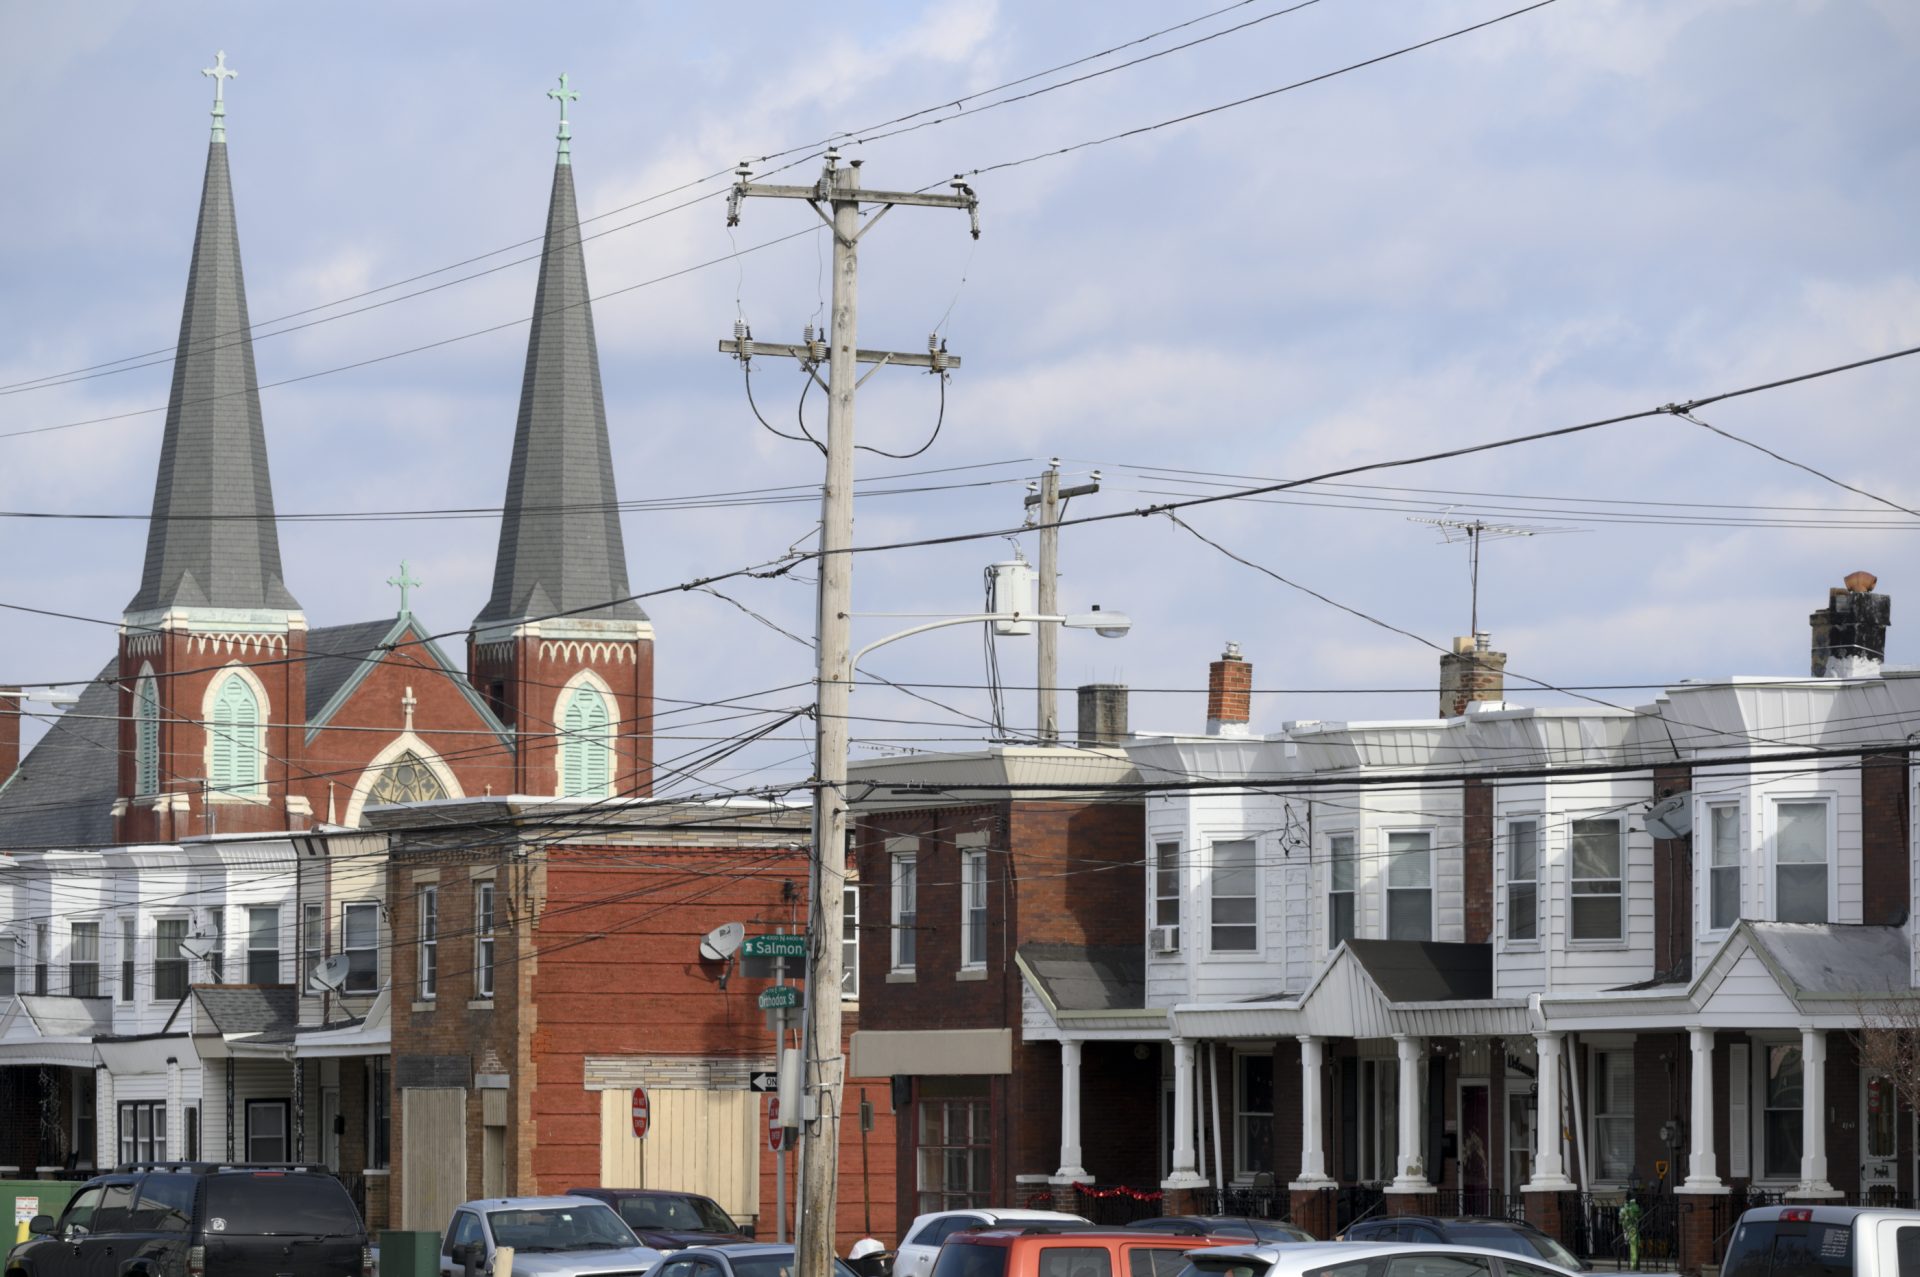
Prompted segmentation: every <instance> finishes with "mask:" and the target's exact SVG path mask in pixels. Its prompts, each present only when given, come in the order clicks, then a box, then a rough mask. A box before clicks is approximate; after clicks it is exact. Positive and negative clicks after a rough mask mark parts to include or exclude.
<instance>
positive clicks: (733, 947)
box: [700, 922, 747, 962]
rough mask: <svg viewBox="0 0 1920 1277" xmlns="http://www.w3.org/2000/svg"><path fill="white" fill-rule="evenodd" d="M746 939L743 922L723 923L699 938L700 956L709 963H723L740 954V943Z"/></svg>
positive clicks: (745, 927) (745, 929) (745, 928)
mask: <svg viewBox="0 0 1920 1277" xmlns="http://www.w3.org/2000/svg"><path fill="white" fill-rule="evenodd" d="M746 938H747V925H746V924H745V923H744V922H723V923H721V924H720V925H719V926H717V927H715V928H714V929H713V930H712V931H709V932H707V934H706V935H704V936H702V937H701V938H700V956H701V957H703V958H705V959H706V960H707V961H709V962H724V961H726V960H727V959H728V958H731V957H732V956H733V955H734V954H736V953H738V952H740V942H741V941H743V940H745V939H746Z"/></svg>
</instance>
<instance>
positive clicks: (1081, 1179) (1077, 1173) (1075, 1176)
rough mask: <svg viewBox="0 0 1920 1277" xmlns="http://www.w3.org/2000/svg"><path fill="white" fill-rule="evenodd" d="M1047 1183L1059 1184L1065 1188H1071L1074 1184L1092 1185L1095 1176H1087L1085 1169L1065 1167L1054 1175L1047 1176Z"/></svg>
mask: <svg viewBox="0 0 1920 1277" xmlns="http://www.w3.org/2000/svg"><path fill="white" fill-rule="evenodd" d="M1047 1183H1049V1184H1059V1185H1063V1186H1071V1185H1074V1184H1091V1183H1093V1176H1091V1175H1089V1174H1087V1172H1086V1171H1085V1169H1083V1168H1081V1167H1078V1166H1063V1167H1061V1168H1060V1169H1059V1170H1057V1171H1055V1172H1054V1173H1053V1174H1051V1175H1049V1176H1047Z"/></svg>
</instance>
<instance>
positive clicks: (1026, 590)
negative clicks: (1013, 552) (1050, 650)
mask: <svg viewBox="0 0 1920 1277" xmlns="http://www.w3.org/2000/svg"><path fill="white" fill-rule="evenodd" d="M987 611H989V612H996V613H1013V614H1014V615H1017V616H1032V615H1033V564H1031V563H1028V562H1027V561H1026V560H1024V559H1012V560H1009V561H1008V562H1005V563H995V564H992V565H990V566H989V567H988V568H987ZM993 632H994V633H995V634H998V635H1002V636H1006V635H1014V634H1031V633H1033V622H1032V621H995V622H994V623H993Z"/></svg>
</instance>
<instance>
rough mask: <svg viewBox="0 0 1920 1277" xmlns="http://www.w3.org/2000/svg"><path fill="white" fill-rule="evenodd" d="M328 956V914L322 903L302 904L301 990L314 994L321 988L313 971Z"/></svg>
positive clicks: (309, 994)
mask: <svg viewBox="0 0 1920 1277" xmlns="http://www.w3.org/2000/svg"><path fill="white" fill-rule="evenodd" d="M326 958H327V915H326V910H325V908H324V907H323V906H321V905H301V906H300V992H301V993H302V994H304V995H307V996H312V995H314V994H316V993H318V992H319V991H320V990H319V989H318V987H317V986H315V984H314V983H313V973H314V972H315V971H317V970H319V968H320V964H321V963H322V962H324V961H326Z"/></svg>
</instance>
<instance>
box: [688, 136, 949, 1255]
mask: <svg viewBox="0 0 1920 1277" xmlns="http://www.w3.org/2000/svg"><path fill="white" fill-rule="evenodd" d="M826 160H827V162H826V167H825V169H824V170H823V171H822V173H821V175H820V180H819V181H818V182H816V183H815V184H814V185H812V186H775V185H769V184H766V183H756V182H750V181H748V180H747V179H748V177H749V173H748V170H747V166H746V164H745V163H744V162H743V163H742V164H741V165H740V167H739V169H738V170H737V180H736V181H735V182H734V185H733V192H732V194H731V195H730V196H729V197H728V200H727V224H728V225H729V226H733V225H738V224H739V221H740V204H741V201H742V200H743V199H744V198H746V197H748V196H760V197H768V198H773V199H799V200H805V201H807V203H809V204H811V205H812V206H813V210H814V212H816V213H818V214H819V215H820V218H821V220H822V221H824V222H826V223H827V225H828V226H830V227H832V228H833V319H832V327H831V329H830V330H829V332H828V337H827V342H826V346H827V349H826V350H825V351H822V350H821V349H820V344H819V343H817V342H814V341H811V340H810V341H808V342H806V343H804V344H802V345H798V346H781V345H760V344H758V343H756V342H754V341H753V340H752V338H751V337H749V336H748V335H747V334H746V332H745V331H744V329H740V330H736V335H735V337H734V340H732V341H730V342H729V341H722V342H721V343H720V349H721V351H722V352H723V353H727V354H732V355H734V356H736V357H738V358H739V359H741V360H743V361H744V360H747V359H751V358H752V357H753V356H754V355H756V354H769V355H783V356H786V357H788V358H793V359H798V360H800V361H801V365H802V367H803V368H804V369H805V371H806V373H807V375H808V376H810V377H812V378H814V379H815V380H816V381H818V380H819V376H820V374H819V372H818V365H819V363H820V359H821V356H822V355H823V354H824V355H825V356H826V362H827V380H826V382H825V383H824V384H823V387H822V388H823V389H824V390H825V391H826V393H827V443H826V454H827V474H826V483H825V485H824V487H823V489H822V492H821V500H820V591H819V603H818V612H817V615H816V618H815V628H814V635H815V641H814V649H815V658H816V668H815V673H814V697H815V699H814V706H815V709H814V742H815V749H816V752H815V759H816V762H815V768H816V770H817V772H818V776H817V777H816V788H815V791H814V800H813V869H812V874H811V877H812V880H813V884H812V885H813V892H812V899H811V900H810V901H809V902H808V908H809V910H810V911H811V916H810V918H809V920H808V924H807V936H808V953H807V989H806V1000H807V1005H806V1028H805V1031H804V1033H803V1035H802V1050H803V1052H804V1053H805V1058H806V1061H807V1071H808V1074H809V1080H808V1084H807V1086H806V1087H805V1092H806V1095H807V1096H808V1097H809V1098H816V1097H817V1100H818V1105H819V1107H818V1110H817V1113H816V1115H815V1116H814V1117H813V1120H811V1121H808V1120H806V1119H807V1117H808V1114H806V1113H804V1112H803V1113H802V1114H801V1115H800V1116H801V1119H802V1130H803V1133H804V1139H805V1143H804V1145H803V1146H802V1151H801V1156H802V1162H801V1165H802V1166H803V1167H804V1171H803V1173H802V1178H801V1183H800V1187H799V1193H798V1197H799V1204H800V1218H799V1221H798V1225H797V1228H796V1236H795V1244H794V1254H795V1258H796V1259H797V1260H798V1261H799V1262H798V1265H797V1267H798V1272H799V1277H833V1272H834V1267H833V1265H834V1253H833V1240H834V1223H835V1219H834V1216H835V1205H836V1202H837V1201H838V1190H839V1174H840V1141H839V1124H840V1100H841V1090H842V1087H843V1085H844V1082H845V1078H846V1069H845V1061H844V1060H842V1059H841V1056H840V981H841V974H842V972H841V960H840V959H841V948H840V946H841V943H842V941H843V939H844V937H845V919H844V918H843V916H842V913H841V908H842V905H841V893H842V891H843V890H844V888H845V884H846V878H847V794H846V788H847V712H848V709H849V697H850V695H851V693H852V691H853V662H852V655H851V650H850V649H851V624H850V615H851V612H852V605H853V556H852V554H851V553H850V551H851V550H852V548H853V400H854V393H855V392H856V391H857V390H858V389H859V388H860V383H861V382H862V381H864V380H865V378H864V377H862V378H859V379H856V378H855V375H854V369H855V367H856V366H857V365H859V364H863V363H869V364H873V365H874V368H873V369H872V371H870V372H868V373H867V376H868V377H870V376H872V375H873V373H874V372H878V371H879V370H880V368H881V367H883V366H885V365H887V364H901V365H905V366H908V367H915V368H926V369H928V370H930V371H932V372H934V373H936V374H938V375H940V376H945V375H946V371H947V369H949V368H957V367H959V366H960V361H959V360H958V359H957V358H952V357H950V356H948V355H947V353H946V352H945V351H944V350H942V349H940V348H939V347H938V346H937V344H936V343H935V342H934V341H932V339H929V341H928V350H927V353H926V354H924V355H917V354H898V353H891V352H883V351H871V350H861V349H860V348H859V346H858V344H857V341H858V333H859V325H858V318H859V305H858V284H859V266H860V257H859V246H860V239H861V237H862V236H864V235H865V234H866V233H867V231H870V230H872V229H873V228H874V227H875V226H876V225H878V224H879V221H880V219H881V218H883V217H885V216H886V215H887V213H889V212H890V211H892V209H893V207H894V206H895V205H900V204H905V205H911V206H915V207H920V208H957V209H964V210H966V211H967V213H968V214H969V215H970V216H971V218H972V222H973V235H974V238H976V239H978V238H979V236H980V216H979V211H978V209H979V205H978V201H976V200H975V199H974V195H973V192H972V190H970V189H969V188H968V187H967V185H966V184H965V183H964V182H962V181H960V180H959V179H958V178H955V179H954V182H953V187H954V193H953V194H951V195H929V194H922V193H919V192H915V191H862V190H861V189H860V161H858V160H855V161H853V162H852V163H851V164H848V165H846V166H845V167H842V166H841V164H840V155H839V152H838V151H837V150H829V151H828V152H827V156H826ZM863 203H864V204H869V205H878V206H879V211H877V212H876V213H874V214H873V216H872V217H870V218H868V219H867V224H866V226H865V227H862V226H861V225H860V209H861V205H862V204H863ZM829 210H831V211H829ZM803 1107H805V1106H803Z"/></svg>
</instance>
